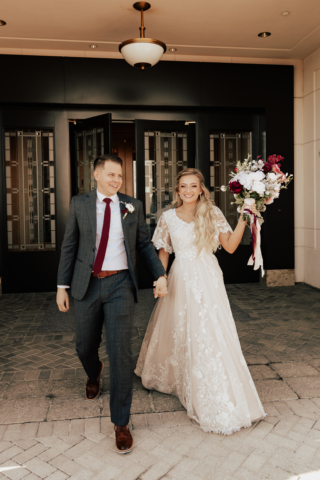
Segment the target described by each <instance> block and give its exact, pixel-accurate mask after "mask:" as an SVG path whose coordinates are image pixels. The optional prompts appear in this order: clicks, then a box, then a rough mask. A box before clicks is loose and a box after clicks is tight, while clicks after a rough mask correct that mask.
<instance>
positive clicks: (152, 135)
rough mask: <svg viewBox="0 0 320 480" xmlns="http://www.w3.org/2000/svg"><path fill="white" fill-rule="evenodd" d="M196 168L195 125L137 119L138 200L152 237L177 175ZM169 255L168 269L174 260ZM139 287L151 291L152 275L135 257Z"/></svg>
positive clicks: (169, 200)
mask: <svg viewBox="0 0 320 480" xmlns="http://www.w3.org/2000/svg"><path fill="white" fill-rule="evenodd" d="M194 166H195V125H194V124H189V125H186V123H185V122H184V121H157V120H136V169H135V174H136V180H137V198H138V199H139V200H141V201H142V203H143V205H144V207H145V213H146V223H147V226H148V229H149V232H150V234H151V235H152V234H153V231H154V229H155V226H156V224H157V221H158V219H159V217H160V215H161V213H162V212H163V211H164V210H166V209H168V208H171V202H172V201H173V198H174V187H175V181H176V176H177V174H178V173H179V172H180V170H182V169H184V168H192V167H194ZM173 257H174V256H173V255H170V260H169V267H168V268H170V265H171V263H172V261H173ZM137 263H138V277H139V288H150V286H151V285H152V281H153V278H152V275H151V273H150V271H149V270H148V268H147V266H146V265H145V264H144V261H143V259H142V258H141V256H140V255H139V253H138V254H137Z"/></svg>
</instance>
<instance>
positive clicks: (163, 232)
mask: <svg viewBox="0 0 320 480" xmlns="http://www.w3.org/2000/svg"><path fill="white" fill-rule="evenodd" d="M152 242H153V244H154V246H155V247H156V249H157V250H160V248H163V249H164V251H165V252H168V253H172V252H173V248H172V244H171V238H170V233H169V228H168V225H167V222H166V219H165V217H164V215H163V214H162V215H161V217H160V219H159V222H158V225H157V227H156V229H155V231H154V234H153V237H152Z"/></svg>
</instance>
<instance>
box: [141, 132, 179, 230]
mask: <svg viewBox="0 0 320 480" xmlns="http://www.w3.org/2000/svg"><path fill="white" fill-rule="evenodd" d="M144 154H145V157H144V158H145V195H146V197H145V198H146V221H147V225H148V228H149V230H150V231H153V229H154V228H155V226H156V224H157V220H158V219H159V217H160V215H161V213H162V211H163V210H165V209H166V207H168V206H169V205H170V204H171V202H172V201H173V196H174V187H175V183H176V177H177V174H178V173H179V172H180V170H182V169H184V168H187V132H160V131H152V130H147V131H145V133H144Z"/></svg>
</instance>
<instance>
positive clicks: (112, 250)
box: [58, 190, 128, 288]
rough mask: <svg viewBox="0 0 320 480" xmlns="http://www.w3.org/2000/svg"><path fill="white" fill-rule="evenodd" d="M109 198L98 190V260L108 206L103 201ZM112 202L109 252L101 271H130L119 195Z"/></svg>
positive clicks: (66, 286)
mask: <svg viewBox="0 0 320 480" xmlns="http://www.w3.org/2000/svg"><path fill="white" fill-rule="evenodd" d="M105 198H107V197H106V196H105V195H103V194H102V193H100V192H99V190H97V200H96V216H97V231H96V252H95V256H94V258H96V255H97V252H98V248H99V245H100V239H101V232H102V227H103V220H104V212H105V209H106V204H105V202H104V201H103V200H104V199H105ZM109 198H111V200H112V201H111V202H110V209H111V221H110V230H109V240H108V245H107V251H106V254H105V257H104V260H103V264H102V269H101V270H125V269H128V261H127V254H126V249H125V245H124V235H123V230H122V223H121V209H120V205H119V197H118V195H117V194H115V195H112V197H109ZM58 288H70V286H69V285H58Z"/></svg>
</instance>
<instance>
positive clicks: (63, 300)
mask: <svg viewBox="0 0 320 480" xmlns="http://www.w3.org/2000/svg"><path fill="white" fill-rule="evenodd" d="M57 305H58V307H59V310H60V312H67V311H68V310H69V295H68V294H67V291H66V289H65V288H58V290H57Z"/></svg>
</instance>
